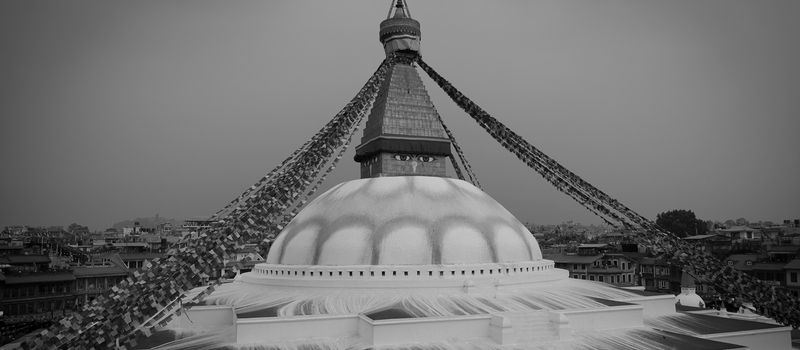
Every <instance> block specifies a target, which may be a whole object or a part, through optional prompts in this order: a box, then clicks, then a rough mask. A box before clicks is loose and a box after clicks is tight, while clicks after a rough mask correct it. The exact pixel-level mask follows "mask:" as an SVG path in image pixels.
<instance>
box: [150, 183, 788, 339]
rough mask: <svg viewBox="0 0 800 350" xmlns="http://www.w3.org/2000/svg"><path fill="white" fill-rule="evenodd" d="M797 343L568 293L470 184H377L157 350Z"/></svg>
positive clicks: (740, 325)
mask: <svg viewBox="0 0 800 350" xmlns="http://www.w3.org/2000/svg"><path fill="white" fill-rule="evenodd" d="M187 315H188V316H187ZM790 330H791V329H790V328H789V327H783V326H780V325H777V324H774V323H765V322H753V321H747V320H741V319H734V318H722V317H718V316H714V315H708V314H706V313H703V312H698V313H678V312H676V311H675V296H673V295H669V294H667V295H652V294H647V293H644V292H639V291H634V290H626V289H622V288H618V287H614V286H611V285H608V284H605V283H600V282H592V281H588V280H575V279H571V278H569V277H568V274H567V271H565V270H561V269H556V268H554V263H553V261H550V260H545V259H542V258H541V253H540V250H539V246H538V244H537V242H536V240H535V239H534V238H533V236H532V235H531V234H530V233H529V232H528V230H527V229H525V227H524V226H523V225H522V224H521V223H520V222H519V221H518V220H517V219H516V218H514V217H513V216H512V215H511V214H510V213H509V212H508V211H507V210H506V209H504V208H503V207H502V206H501V205H500V204H499V203H497V202H496V201H494V200H493V199H492V198H491V197H490V196H488V195H487V194H486V193H484V192H483V191H481V190H480V189H478V188H476V187H474V186H472V185H471V184H469V183H467V182H464V181H461V180H455V179H446V178H437V177H424V176H414V177H379V178H372V179H361V180H354V181H349V182H346V183H343V184H340V185H338V186H336V187H334V188H332V189H331V190H329V191H328V192H326V193H324V194H322V195H320V196H319V197H318V198H317V199H315V200H314V201H312V202H311V203H310V204H309V205H308V207H307V208H305V209H304V210H303V211H301V212H300V213H299V214H298V215H297V217H296V218H295V219H294V220H293V221H292V222H291V223H290V224H289V225H288V226H287V227H286V228H285V229H284V230H283V232H282V233H281V234H280V235H279V237H278V238H277V239H276V241H275V244H273V246H272V248H271V250H270V253H269V255H268V257H267V261H266V263H262V264H258V265H256V267H255V269H254V270H253V272H250V273H246V274H243V275H240V276H239V277H238V278H237V280H236V281H235V282H233V283H230V284H225V285H222V286H221V287H220V288H219V289H218V290H217V291H215V292H214V293H212V294H211V296H209V297H208V298H207V299H206V305H204V306H196V307H193V308H191V309H189V310H188V312H187V313H185V314H184V316H183V317H181V318H178V319H176V320H174V321H172V322H171V323H170V324H169V325H167V327H166V328H165V329H164V330H163V331H162V335H161V336H162V337H166V338H168V339H170V340H174V341H172V342H170V343H168V344H167V345H164V346H163V347H159V349H184V348H190V347H191V346H197V345H198V344H203V345H207V346H212V347H213V346H219V347H222V346H226V345H231V346H233V345H234V344H239V345H237V346H245V348H248V349H249V348H254V349H257V348H271V347H277V348H298V347H315V348H316V347H319V348H356V347H359V348H366V347H391V348H409V349H410V348H418V349H428V348H431V349H433V348H437V349H441V348H454V349H455V348H492V349H500V348H507V349H526V348H531V349H533V348H535V349H564V348H567V349H569V348H579V349H611V348H614V349H745V348H747V349H789V348H790ZM159 338H161V337H159Z"/></svg>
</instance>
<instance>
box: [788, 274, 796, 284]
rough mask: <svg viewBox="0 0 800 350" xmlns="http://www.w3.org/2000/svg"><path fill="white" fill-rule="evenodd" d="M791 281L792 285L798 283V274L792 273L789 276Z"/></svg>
mask: <svg viewBox="0 0 800 350" xmlns="http://www.w3.org/2000/svg"><path fill="white" fill-rule="evenodd" d="M789 280H790V281H791V282H792V283H797V272H792V273H790V274H789Z"/></svg>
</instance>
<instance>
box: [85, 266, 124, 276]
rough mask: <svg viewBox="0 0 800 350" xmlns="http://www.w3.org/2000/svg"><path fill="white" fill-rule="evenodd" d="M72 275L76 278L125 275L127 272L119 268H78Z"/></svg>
mask: <svg viewBox="0 0 800 350" xmlns="http://www.w3.org/2000/svg"><path fill="white" fill-rule="evenodd" d="M72 273H73V274H74V275H75V277H76V278H80V277H99V276H121V275H127V271H125V269H123V268H121V267H119V266H79V267H75V268H74V269H73V270H72Z"/></svg>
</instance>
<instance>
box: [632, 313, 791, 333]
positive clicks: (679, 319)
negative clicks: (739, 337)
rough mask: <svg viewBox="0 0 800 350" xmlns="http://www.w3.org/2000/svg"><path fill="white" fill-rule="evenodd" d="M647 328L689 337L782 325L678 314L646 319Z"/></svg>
mask: <svg viewBox="0 0 800 350" xmlns="http://www.w3.org/2000/svg"><path fill="white" fill-rule="evenodd" d="M645 323H646V324H647V325H648V326H651V327H654V328H659V329H663V330H667V331H673V332H680V333H685V334H690V335H708V334H717V333H730V332H742V331H752V330H759V329H770V328H780V327H783V326H782V325H778V324H771V323H763V322H755V321H746V320H739V319H735V318H723V317H717V316H711V315H702V314H690V313H689V314H678V315H669V316H660V317H654V318H650V319H647V320H646V321H645Z"/></svg>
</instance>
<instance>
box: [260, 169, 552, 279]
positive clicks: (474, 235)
mask: <svg viewBox="0 0 800 350" xmlns="http://www.w3.org/2000/svg"><path fill="white" fill-rule="evenodd" d="M541 259H542V253H541V250H540V249H539V244H538V243H537V242H536V239H534V238H533V235H531V233H530V232H529V231H528V230H527V229H526V228H525V226H524V225H522V223H520V222H519V220H517V219H516V218H515V217H514V216H513V215H512V214H511V213H510V212H508V210H506V209H505V208H504V207H503V206H502V205H500V204H499V203H497V201H495V200H494V199H492V198H491V197H490V196H489V195H488V194H486V193H485V192H483V191H481V190H480V189H478V188H477V187H475V186H473V185H471V184H469V183H468V182H465V181H461V180H457V179H450V178H440V177H427V176H408V177H405V176H392V177H378V178H371V179H360V180H353V181H348V182H345V183H342V184H339V185H337V186H335V187H334V188H332V189H330V190H328V191H327V192H325V193H323V194H322V195H320V196H319V197H317V198H316V199H315V200H313V201H312V202H311V203H309V204H308V206H307V207H306V208H305V209H303V210H302V211H301V212H300V213H298V214H297V216H296V217H295V218H294V220H292V222H290V223H289V225H287V226H286V228H285V229H284V230H283V231H282V232H281V233H280V234H279V235H278V237H277V238H276V240H275V242H274V243H273V245H272V247H271V248H270V251H269V255H268V256H267V263H268V264H283V265H435V264H476V263H505V262H522V261H533V260H541Z"/></svg>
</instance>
